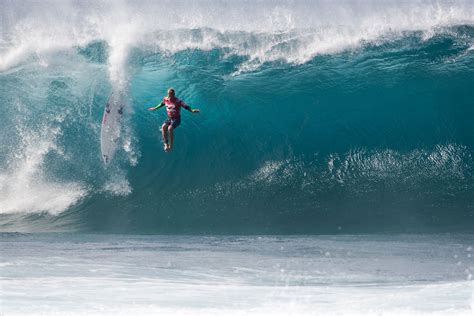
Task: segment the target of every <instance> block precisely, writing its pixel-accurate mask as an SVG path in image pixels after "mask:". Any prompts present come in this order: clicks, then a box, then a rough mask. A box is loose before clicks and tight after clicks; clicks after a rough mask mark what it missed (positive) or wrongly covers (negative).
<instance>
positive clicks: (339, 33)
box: [0, 0, 474, 85]
mask: <svg viewBox="0 0 474 316" xmlns="http://www.w3.org/2000/svg"><path fill="white" fill-rule="evenodd" d="M2 11H3V12H2V13H1V14H2V20H4V21H5V22H4V32H2V35H3V37H4V38H3V39H2V41H1V42H2V45H1V49H0V71H5V70H6V69H8V68H10V67H12V66H14V65H16V64H18V63H20V62H21V61H22V60H24V59H25V58H28V57H29V56H32V55H33V56H34V55H36V56H39V55H42V54H44V53H46V52H48V51H51V50H57V49H64V48H66V47H72V46H81V45H85V44H86V43H89V42H91V41H94V40H104V41H105V42H107V44H108V45H109V48H110V51H109V60H108V65H109V72H110V77H111V80H112V82H115V83H117V84H118V85H122V84H124V82H125V81H126V75H125V74H126V72H124V71H123V67H124V64H125V63H126V60H127V57H128V55H129V52H130V49H131V48H132V47H137V46H146V47H149V48H152V49H154V50H163V51H167V52H170V53H173V52H176V51H179V50H183V49H186V48H200V49H212V48H215V47H229V48H231V49H232V50H233V52H234V53H237V54H242V55H247V56H249V58H250V59H249V61H248V62H247V63H245V64H244V65H242V69H243V70H245V69H252V68H254V67H258V65H259V64H261V63H263V62H265V61H272V60H279V59H282V60H285V61H288V62H296V63H302V62H305V61H307V60H309V59H311V58H312V57H314V56H315V55H317V54H327V53H333V52H337V51H340V50H343V49H347V48H351V47H354V46H357V45H359V44H360V43H361V42H363V41H373V40H376V39H377V38H379V37H380V36H383V35H385V34H387V33H392V34H394V33H395V34H396V33H400V32H404V31H413V30H421V31H425V32H426V33H425V34H433V32H434V30H438V29H439V28H442V27H445V26H448V27H449V26H452V25H462V24H470V25H473V24H474V5H472V1H468V0H466V1H463V0H459V1H436V0H432V1H428V0H427V1H410V2H408V1H406V2H400V1H338V2H337V3H336V2H330V1H296V2H294V1H291V2H289V1H260V2H254V1H220V2H217V3H216V2H214V1H194V2H189V1H173V2H170V1H165V0H163V1H136V2H135V1H120V2H109V1H99V2H93V1H80V2H77V1H62V2H59V3H58V2H53V4H52V3H48V2H37V1H29V2H28V1H22V2H8V4H7V5H5V8H4V10H2ZM199 30H201V32H199ZM163 31H164V32H163ZM160 32H162V34H161V35H160ZM239 32H240V34H241V35H242V36H237V35H236V34H239Z"/></svg>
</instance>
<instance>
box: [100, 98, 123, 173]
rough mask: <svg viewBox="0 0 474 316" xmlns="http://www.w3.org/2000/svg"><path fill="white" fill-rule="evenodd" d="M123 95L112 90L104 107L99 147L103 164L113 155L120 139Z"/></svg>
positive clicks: (108, 161)
mask: <svg viewBox="0 0 474 316" xmlns="http://www.w3.org/2000/svg"><path fill="white" fill-rule="evenodd" d="M123 106H124V96H123V94H122V93H120V92H113V93H112V94H111V95H110V97H109V99H108V101H107V105H106V106H105V109H104V115H103V117H102V127H101V131H100V149H101V152H102V159H103V161H104V163H105V164H109V163H110V161H111V160H112V158H113V157H114V154H115V151H116V150H117V145H118V143H119V140H120V131H121V120H122V116H123Z"/></svg>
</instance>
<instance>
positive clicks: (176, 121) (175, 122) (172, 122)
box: [163, 117, 181, 128]
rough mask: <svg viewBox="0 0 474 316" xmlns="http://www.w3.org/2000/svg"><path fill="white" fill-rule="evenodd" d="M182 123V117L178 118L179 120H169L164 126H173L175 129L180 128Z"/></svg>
mask: <svg viewBox="0 0 474 316" xmlns="http://www.w3.org/2000/svg"><path fill="white" fill-rule="evenodd" d="M180 123H181V117H178V118H168V119H166V121H165V122H164V123H163V124H165V125H171V126H173V128H176V127H178V126H179V124H180Z"/></svg>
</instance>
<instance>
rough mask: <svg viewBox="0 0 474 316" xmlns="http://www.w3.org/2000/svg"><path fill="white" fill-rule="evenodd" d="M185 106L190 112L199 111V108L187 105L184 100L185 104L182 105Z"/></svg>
mask: <svg viewBox="0 0 474 316" xmlns="http://www.w3.org/2000/svg"><path fill="white" fill-rule="evenodd" d="M182 107H183V108H185V109H186V110H188V111H189V112H191V113H199V112H200V111H199V109H193V108H191V107H190V106H189V105H187V104H186V103H184V102H183V105H182Z"/></svg>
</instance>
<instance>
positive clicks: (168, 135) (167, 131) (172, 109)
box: [148, 88, 199, 152]
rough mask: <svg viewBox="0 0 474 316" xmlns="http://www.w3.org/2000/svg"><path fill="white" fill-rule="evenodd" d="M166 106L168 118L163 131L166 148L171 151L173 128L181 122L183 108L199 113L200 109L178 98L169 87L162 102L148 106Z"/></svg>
mask: <svg viewBox="0 0 474 316" xmlns="http://www.w3.org/2000/svg"><path fill="white" fill-rule="evenodd" d="M164 106H165V107H166V114H167V115H168V118H167V119H166V120H165V121H164V123H163V125H161V133H162V135H163V142H164V144H165V146H164V150H165V151H166V152H169V151H171V149H172V148H173V130H174V129H175V128H176V127H178V126H179V124H180V123H181V108H185V109H186V110H188V111H189V112H191V113H199V110H198V109H192V108H191V107H190V106H189V105H187V104H186V103H184V102H183V101H182V100H180V99H178V98H177V97H176V96H175V91H174V89H173V88H169V89H168V95H167V96H166V97H164V98H163V101H161V103H160V104H158V105H157V106H154V107H151V108H148V110H150V111H155V110H158V109H159V108H161V107H164Z"/></svg>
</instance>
